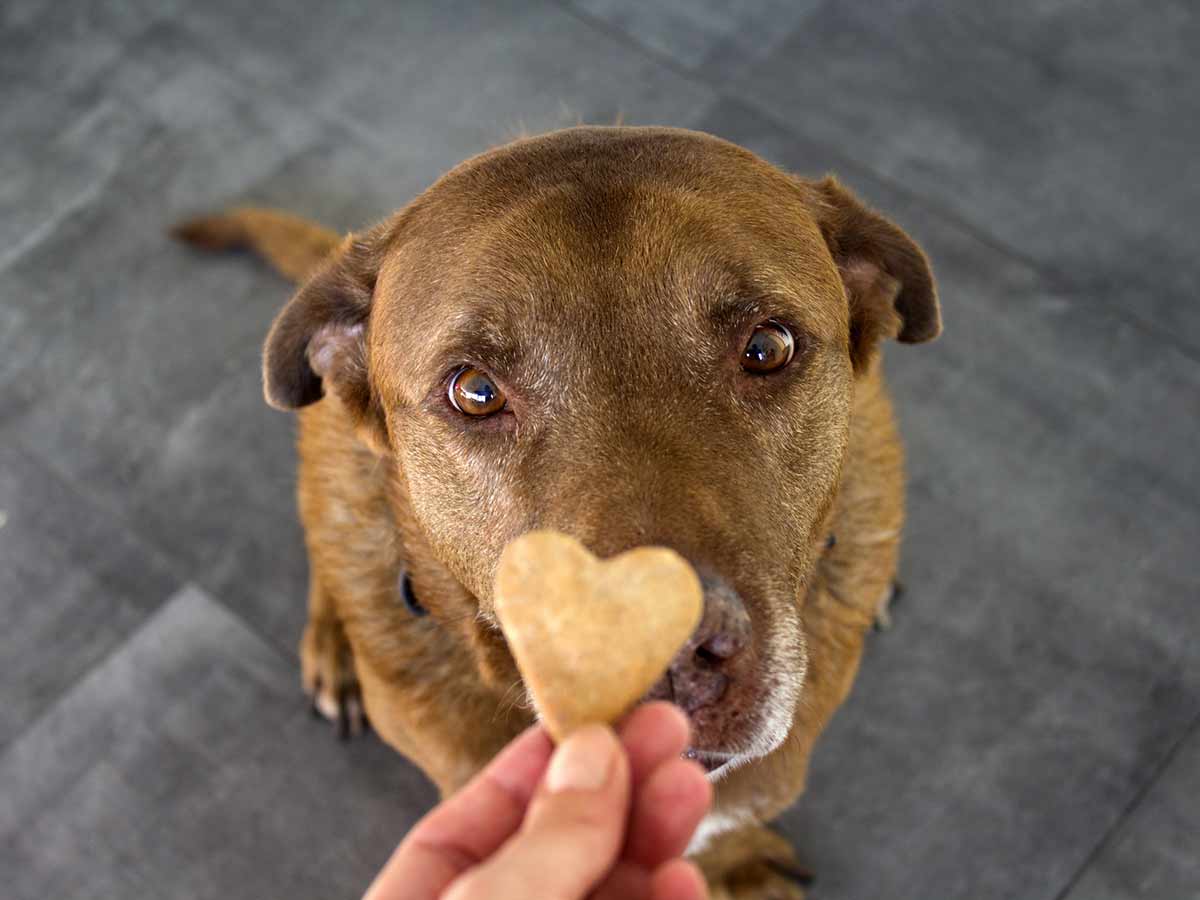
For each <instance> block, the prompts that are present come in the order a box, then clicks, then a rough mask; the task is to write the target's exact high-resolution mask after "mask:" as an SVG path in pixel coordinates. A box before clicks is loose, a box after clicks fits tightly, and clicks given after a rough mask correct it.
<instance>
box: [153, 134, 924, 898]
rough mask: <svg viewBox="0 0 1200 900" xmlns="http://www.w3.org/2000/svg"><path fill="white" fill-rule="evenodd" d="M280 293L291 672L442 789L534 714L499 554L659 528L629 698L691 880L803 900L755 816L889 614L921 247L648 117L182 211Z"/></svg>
mask: <svg viewBox="0 0 1200 900" xmlns="http://www.w3.org/2000/svg"><path fill="white" fill-rule="evenodd" d="M175 233H176V235H177V236H178V237H179V238H181V239H183V240H185V241H188V242H191V243H193V244H197V245H201V246H204V247H207V248H210V249H224V248H232V247H248V248H252V249H254V250H256V251H257V252H259V253H260V254H262V255H263V256H265V257H266V259H267V260H269V261H270V262H271V263H272V264H274V266H275V267H276V268H277V269H278V270H279V271H280V272H281V273H282V274H283V275H284V276H286V277H288V278H290V279H292V280H294V281H297V282H300V283H301V284H302V286H301V287H300V288H299V291H298V292H297V293H296V294H295V296H294V297H293V298H292V299H291V300H290V302H288V303H287V305H286V306H285V307H284V308H283V310H282V312H280V313H279V315H278V317H277V319H276V320H275V322H274V324H273V326H272V327H271V329H270V333H269V335H268V336H267V339H266V344H265V348H264V353H263V377H264V383H265V393H266V398H267V401H268V402H269V403H270V404H271V405H272V406H274V407H277V408H279V409H284V410H296V411H297V412H298V415H299V439H298V444H299V451H300V466H299V489H298V494H299V507H300V514H301V517H302V520H303V523H304V528H305V538H306V544H307V549H308V555H309V561H310V564H311V584H310V589H309V597H308V607H309V619H308V624H307V627H306V629H305V632H304V635H303V639H302V641H301V660H302V676H303V683H304V686H305V689H306V690H307V691H308V693H309V694H310V695H311V696H312V698H313V702H314V703H315V704H316V707H317V708H318V709H319V710H320V711H322V712H323V713H324V714H325V715H327V716H329V717H330V718H333V719H334V720H335V721H337V722H339V724H340V727H341V729H342V730H343V731H344V732H345V731H355V730H358V728H359V727H360V725H361V722H362V720H363V715H364V712H365V715H366V717H369V721H370V724H371V726H372V727H373V728H374V729H375V730H376V731H377V732H378V733H379V735H380V736H381V737H382V738H383V739H384V740H385V741H386V742H388V743H389V744H391V745H392V746H393V747H395V748H396V749H397V750H399V751H400V752H401V753H402V754H404V755H405V756H407V757H408V758H409V759H411V760H413V761H414V762H415V763H416V764H417V765H418V766H419V767H420V768H421V769H422V770H423V771H424V772H425V773H426V774H427V775H428V777H429V778H430V779H431V780H432V781H433V782H434V783H435V784H436V785H437V787H438V788H439V790H440V791H441V792H442V794H443V795H448V794H450V793H452V792H453V791H454V790H455V789H456V788H458V787H459V786H460V785H462V784H463V783H464V782H465V781H466V780H468V779H469V778H470V777H471V776H472V775H473V774H474V773H475V772H477V771H478V770H479V769H480V768H481V767H482V766H483V765H484V764H485V763H486V762H487V761H488V760H489V759H490V758H491V757H492V756H493V755H494V754H495V753H496V752H497V751H498V750H499V749H500V748H501V747H503V746H504V744H505V743H507V742H508V741H509V740H510V739H511V738H513V737H514V736H515V735H517V734H518V733H519V732H520V731H521V730H522V729H524V728H525V727H527V726H528V725H529V724H530V723H531V722H532V721H533V717H534V713H533V712H532V710H531V708H530V705H529V704H528V703H527V702H526V701H525V696H526V695H525V691H524V688H523V686H522V684H521V681H520V676H519V674H518V673H517V670H516V668H515V665H514V663H513V659H512V657H511V655H510V653H509V651H508V649H507V647H506V645H505V641H504V638H503V636H502V634H501V632H500V630H499V628H498V626H497V622H496V618H495V616H494V614H493V609H492V601H493V597H492V579H493V573H494V569H495V566H496V562H497V559H498V557H499V555H500V551H501V549H502V548H503V547H504V545H505V544H506V543H507V542H508V541H509V540H511V539H512V538H514V537H516V536H517V535H519V534H521V533H523V532H526V531H529V530H531V529H535V528H555V529H558V530H560V531H563V532H566V533H568V534H571V535H573V536H575V537H577V538H579V539H580V540H581V541H583V543H584V544H585V545H586V546H588V547H589V548H590V549H591V550H592V551H593V552H594V553H597V554H598V555H600V556H610V555H613V554H616V553H619V552H621V551H624V550H627V549H629V548H631V547H634V546H638V545H645V544H660V545H665V546H668V547H671V548H673V549H675V550H677V551H678V552H680V553H681V554H683V555H684V556H685V557H686V558H687V559H689V560H690V561H691V562H692V563H693V564H694V565H695V567H696V569H697V571H698V572H699V573H700V575H701V579H702V584H703V587H704V597H705V610H704V615H703V619H702V622H701V624H700V626H699V629H698V631H697V633H696V635H695V636H694V637H693V639H692V640H691V641H690V642H689V643H688V645H687V646H686V647H685V648H684V650H683V651H681V653H680V655H679V656H678V657H677V658H676V659H675V660H674V662H673V663H672V664H671V666H670V669H669V670H668V673H667V674H666V675H665V676H664V679H663V681H662V682H661V683H660V684H659V685H657V686H656V687H655V689H654V690H653V691H651V696H656V697H664V698H667V699H670V700H673V701H674V702H675V703H677V704H678V705H680V706H681V707H682V708H683V709H684V710H685V711H686V712H687V714H688V716H689V717H690V719H691V723H692V729H693V746H692V748H691V749H690V750H689V751H688V755H689V756H692V757H693V758H695V759H697V760H698V761H699V762H700V763H701V764H703V765H704V766H705V768H706V769H708V771H709V777H710V779H711V780H712V781H713V783H714V787H715V802H714V807H713V810H712V813H711V814H710V815H709V816H708V817H707V818H706V819H705V821H704V822H703V823H702V825H701V828H700V830H699V832H698V834H697V835H696V838H695V839H694V841H693V844H692V846H691V848H689V853H691V854H692V856H693V857H694V858H695V859H696V860H697V862H698V863H699V864H700V866H701V868H702V869H703V871H704V872H705V875H706V877H707V878H708V879H709V882H710V885H711V888H712V892H713V896H714V897H737V898H743V897H744V898H750V897H755V898H757V897H768V896H769V897H800V896H802V888H801V887H800V885H799V884H798V883H797V878H796V876H797V874H798V872H799V871H800V870H799V867H798V866H797V864H796V861H795V859H794V857H793V852H792V850H791V848H790V847H789V846H788V845H787V843H786V842H785V841H784V840H783V839H782V838H781V837H779V836H778V835H777V834H775V833H774V832H773V831H771V830H769V829H768V828H767V827H766V824H765V823H767V822H769V821H770V820H771V819H772V818H773V817H774V816H776V815H777V814H778V813H779V812H781V811H782V810H783V809H784V808H785V807H787V806H788V805H790V804H791V803H792V802H793V801H794V800H795V799H796V797H797V796H798V795H799V794H800V793H801V791H802V789H803V786H804V781H805V776H806V770H807V765H808V759H809V756H810V753H811V751H812V748H813V744H814V741H815V740H816V739H817V737H818V735H819V734H820V733H821V730H822V729H823V728H824V726H825V724H826V723H827V722H828V721H829V719H830V716H831V715H832V714H833V712H834V710H835V709H836V708H837V707H838V706H839V705H840V704H841V703H842V702H843V700H844V699H845V697H846V695H847V693H848V691H849V690H850V687H851V684H852V682H853V680H854V677H855V674H856V671H857V667H858V663H859V658H860V654H861V651H862V646H863V640H864V635H865V633H866V632H867V631H868V630H869V629H870V628H871V626H872V624H873V623H875V622H876V620H877V619H878V618H879V617H880V616H881V615H883V614H884V612H885V609H884V604H885V602H886V598H887V597H888V596H889V594H890V591H891V589H892V585H893V583H894V577H895V572H896V566H897V554H898V546H899V541H900V534H901V527H902V524H903V515H904V513H903V499H904V498H903V493H904V489H903V459H902V450H901V445H900V441H899V438H898V435H897V431H896V426H895V423H894V420H893V414H892V408H891V404H890V401H889V397H888V393H887V389H886V386H885V383H884V378H883V374H882V370H881V357H880V352H879V351H880V344H881V342H882V341H883V340H885V339H887V338H895V339H898V340H899V341H902V342H907V343H917V342H923V341H928V340H930V339H932V338H934V337H936V336H937V335H938V334H939V332H940V330H941V314H940V310H939V305H938V300H937V296H936V289H935V285H934V279H933V275H932V272H931V269H930V264H929V261H928V259H927V258H926V256H925V254H924V252H923V251H922V250H921V249H920V248H919V247H918V246H917V244H916V243H915V242H914V241H913V240H912V239H911V238H910V237H909V236H908V235H907V234H905V232H904V231H902V230H901V229H900V228H899V227H897V226H896V225H895V224H893V223H892V222H890V221H889V220H888V219H886V218H884V217H883V216H881V215H879V214H878V213H876V212H874V211H872V210H871V209H869V208H867V207H866V206H865V205H864V204H863V203H861V202H860V201H859V200H858V199H857V198H856V197H855V196H854V195H853V194H852V193H851V192H850V191H848V190H847V189H846V188H845V187H843V186H842V185H841V184H840V183H839V182H838V181H837V180H836V179H835V178H833V177H825V178H823V179H821V180H816V181H810V180H805V179H802V178H799V177H797V176H794V175H791V174H788V173H785V172H783V171H781V170H780V169H778V168H776V167H774V166H772V165H770V164H768V163H767V162H765V161H763V160H761V159H760V158H758V157H757V156H755V155H754V154H752V153H751V152H749V151H747V150H745V149H742V148H740V147H738V146H736V145H734V144H731V143H728V142H726V141H723V140H720V139H718V138H716V137H712V136H709V135H706V134H701V133H698V132H692V131H685V130H678V129H667V128H631V127H579V128H572V129H567V130H564V131H557V132H552V133H549V134H544V135H541V136H537V137H531V138H523V139H520V140H517V141H515V142H513V143H509V144H506V145H503V146H500V147H498V148H495V149H492V150H490V151H488V152H486V153H483V154H482V155H480V156H477V157H474V158H472V159H469V160H467V161H466V162H464V163H462V164H461V165H459V166H458V167H456V168H454V169H453V170H451V171H450V172H449V173H447V174H446V175H445V176H443V177H442V178H441V179H439V180H438V181H437V182H436V183H435V184H433V185H432V186H431V187H430V188H429V189H428V190H426V191H425V192H424V193H422V194H421V195H420V196H418V197H417V198H416V199H414V200H413V201H412V202H410V203H409V204H408V205H407V206H405V207H404V208H403V209H401V210H400V211H399V212H397V213H396V214H395V215H393V216H391V217H390V218H388V219H387V220H385V221H384V222H382V223H381V224H378V225H376V226H374V227H372V228H369V229H367V230H365V231H362V232H360V233H355V234H351V235H349V236H348V237H345V238H344V239H339V237H338V236H337V235H335V234H334V233H332V232H330V231H327V230H326V229H324V228H322V227H320V226H318V225H315V224H312V223H309V222H306V221H304V220H302V219H298V218H295V217H292V216H290V215H288V214H285V213H280V212H276V211H272V210H264V209H254V208H242V209H235V210H231V211H228V212H225V213H221V214H218V215H214V216H207V217H202V218H199V219H195V220H192V221H189V222H187V223H184V224H183V225H181V226H179V227H178V228H177V229H176V231H175Z"/></svg>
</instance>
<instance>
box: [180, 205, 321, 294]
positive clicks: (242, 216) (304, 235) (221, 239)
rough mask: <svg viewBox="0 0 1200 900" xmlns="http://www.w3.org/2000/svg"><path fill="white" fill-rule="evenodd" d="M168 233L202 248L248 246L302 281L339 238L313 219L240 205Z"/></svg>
mask: <svg viewBox="0 0 1200 900" xmlns="http://www.w3.org/2000/svg"><path fill="white" fill-rule="evenodd" d="M171 236H172V237H174V238H176V239H178V240H181V241H183V242H185V243H188V244H194V245H195V246H197V247H203V248H204V249H206V250H233V249H249V250H253V251H254V252H256V253H257V254H258V255H259V256H261V257H263V258H264V259H265V260H266V261H267V262H269V263H270V264H271V265H272V266H273V267H274V268H275V270H276V271H277V272H279V274H280V275H282V276H283V277H284V278H287V279H288V280H289V281H293V282H297V283H299V282H301V281H304V280H305V279H306V278H307V277H308V276H309V275H311V274H312V272H313V270H314V269H316V267H317V266H318V265H319V264H320V263H321V262H322V261H323V260H324V259H325V258H326V257H327V256H329V254H330V253H332V252H333V251H334V249H336V248H337V246H338V245H339V244H340V243H341V238H340V237H339V236H338V235H337V234H336V233H335V232H333V231H330V230H329V229H328V228H325V227H324V226H321V225H318V224H317V223H316V222H310V221H309V220H308V219H302V218H300V217H299V216H294V215H292V214H291V213H285V212H281V211H279V210H275V209H259V208H256V207H252V206H242V207H237V208H235V209H229V210H226V211H225V212H220V213H216V214H215V215H211V216H200V217H198V218H195V219H188V220H187V221H186V222H180V223H179V224H177V225H174V226H172V228H171Z"/></svg>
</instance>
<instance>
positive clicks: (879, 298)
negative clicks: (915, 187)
mask: <svg viewBox="0 0 1200 900" xmlns="http://www.w3.org/2000/svg"><path fill="white" fill-rule="evenodd" d="M815 188H816V192H817V204H816V205H817V209H816V217H817V222H818V224H819V225H820V227H821V232H822V234H823V235H824V236H825V241H826V243H827V244H828V245H829V250H830V252H831V253H832V254H833V259H834V262H836V263H837V266H838V270H839V271H840V272H841V276H842V282H843V283H844V284H845V286H846V296H847V298H848V299H849V303H850V359H851V361H852V362H853V364H854V370H855V371H856V372H859V371H863V370H864V369H866V367H867V366H868V364H869V363H870V361H871V359H872V358H873V357H874V355H875V351H876V349H877V348H878V346H879V342H880V340H882V339H884V338H889V337H890V338H896V339H897V340H900V341H904V342H905V343H909V344H917V343H920V342H922V341H929V340H933V338H935V337H937V336H938V335H939V334H940V333H941V331H942V315H941V311H940V310H939V308H938V300H937V288H936V287H935V286H934V282H933V272H932V271H931V270H930V268H929V260H928V259H927V258H926V256H925V253H924V252H923V251H922V250H921V248H920V247H918V246H917V244H916V242H915V241H913V239H912V238H910V237H909V236H908V235H907V234H905V233H904V231H903V230H902V229H900V228H899V227H897V226H896V225H895V224H893V223H892V222H890V221H888V220H887V219H885V218H884V217H883V216H881V215H879V214H878V213H877V212H875V211H874V210H871V209H868V208H867V207H866V206H865V205H863V203H862V202H861V201H859V199H858V198H857V197H855V196H854V194H852V193H851V192H850V191H848V190H847V189H846V188H844V187H843V186H842V185H841V184H839V183H838V181H837V179H835V178H833V177H832V176H831V177H827V178H824V179H822V180H821V181H819V182H817V183H816V184H815Z"/></svg>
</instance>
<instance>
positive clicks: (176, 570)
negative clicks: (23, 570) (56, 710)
mask: <svg viewBox="0 0 1200 900" xmlns="http://www.w3.org/2000/svg"><path fill="white" fill-rule="evenodd" d="M238 374H239V373H238V372H236V371H232V372H228V373H227V374H225V375H224V376H223V377H222V378H221V379H220V380H218V381H217V382H216V384H215V386H214V388H213V392H212V393H216V391H217V390H218V389H220V387H221V386H222V385H224V384H225V383H226V382H229V381H232V380H233V379H235V378H237V377H238ZM209 396H212V394H210V395H209ZM13 441H14V443H15V444H16V445H17V447H18V448H19V449H20V450H21V451H22V452H23V453H25V455H26V456H29V457H30V458H32V459H33V460H34V462H36V463H37V464H38V465H40V466H41V467H42V468H43V469H45V470H46V471H47V472H48V473H49V474H50V475H52V476H53V477H54V478H56V479H57V480H58V481H59V482H61V483H62V485H63V486H64V487H66V488H67V489H68V490H69V491H70V492H71V493H73V494H75V495H76V496H77V497H79V498H80V499H82V500H83V501H84V502H86V503H88V504H89V505H91V506H93V507H95V508H97V509H98V510H99V511H101V512H103V513H105V514H107V515H108V516H110V517H111V521H113V522H115V523H117V524H118V525H119V526H120V527H121V528H122V529H123V530H124V531H125V533H126V534H128V535H129V536H131V537H132V538H133V539H134V540H135V541H136V542H137V543H138V544H140V545H141V546H144V547H146V548H147V549H149V550H151V551H153V553H154V554H155V556H156V557H157V558H158V560H157V561H158V563H159V564H160V565H162V567H163V569H164V570H165V573H166V574H167V575H169V576H170V577H171V578H172V579H174V580H175V582H176V585H177V588H176V589H177V590H178V589H181V588H183V587H184V586H186V585H194V586H195V587H197V588H199V589H200V590H202V591H203V592H204V593H205V594H206V595H208V596H209V597H210V598H212V600H213V602H214V603H217V604H218V605H220V606H221V607H222V608H224V609H225V610H227V611H228V612H229V613H230V614H231V615H233V616H234V617H235V618H236V619H237V620H238V621H239V622H240V623H242V624H243V625H244V626H245V627H246V629H247V630H248V631H250V632H251V633H252V634H253V635H254V636H255V637H257V638H258V639H259V640H260V641H262V642H263V643H264V644H265V645H266V646H268V647H270V648H271V649H272V650H273V651H275V652H276V653H279V654H280V655H281V656H283V658H284V659H290V660H295V659H296V658H297V657H296V653H295V650H294V648H290V647H288V646H286V645H282V644H280V643H279V642H278V641H276V640H275V639H274V638H273V637H271V636H270V635H269V634H266V633H265V632H263V631H262V629H260V628H259V627H258V625H257V623H255V622H253V621H251V620H250V619H247V618H246V617H245V616H244V615H242V613H241V612H240V611H239V610H238V609H236V608H235V607H233V606H231V605H230V604H229V603H227V602H225V601H224V600H223V599H222V598H221V595H220V592H219V591H215V590H213V589H211V588H210V587H209V586H208V585H207V584H206V579H204V578H203V576H199V575H194V574H190V572H189V568H190V567H188V566H187V565H185V563H184V562H183V561H182V560H180V559H179V558H178V557H176V556H175V554H173V553H171V552H170V551H169V550H168V549H167V548H165V547H163V546H162V545H161V544H159V543H158V542H157V541H156V540H154V539H153V538H152V537H150V536H148V535H147V534H145V533H144V532H143V531H142V530H141V529H140V528H138V527H137V525H136V524H134V523H133V522H132V521H131V520H130V519H129V517H128V516H127V515H126V513H125V511H124V510H122V509H121V508H120V507H118V506H115V505H114V504H111V503H109V502H108V501H107V500H105V499H104V498H103V497H100V496H98V495H96V494H93V493H92V492H90V491H88V490H87V489H85V488H83V487H82V486H81V485H80V484H79V482H78V481H77V480H76V479H75V478H74V477H73V476H71V475H70V474H69V473H68V472H65V471H63V470H62V469H61V468H60V467H59V466H58V465H57V464H55V463H53V462H51V461H50V460H48V459H43V458H41V457H40V456H38V455H36V454H34V453H33V451H32V448H30V446H29V445H28V444H26V443H25V440H24V439H23V438H22V437H21V435H20V434H15V435H13ZM162 605H163V604H162V601H160V602H159V603H158V604H157V605H156V606H155V608H154V609H153V610H151V611H150V612H149V613H148V614H147V616H146V618H147V619H150V618H152V617H153V616H154V615H155V614H156V613H157V612H158V611H159V610H160V609H161V608H162ZM142 624H144V623H139V625H138V627H139V628H140V627H141V625H142ZM135 631H136V629H135ZM88 671H89V672H90V671H91V669H89V670H88ZM85 674H86V673H85ZM72 685H74V682H72ZM60 696H61V695H60Z"/></svg>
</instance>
